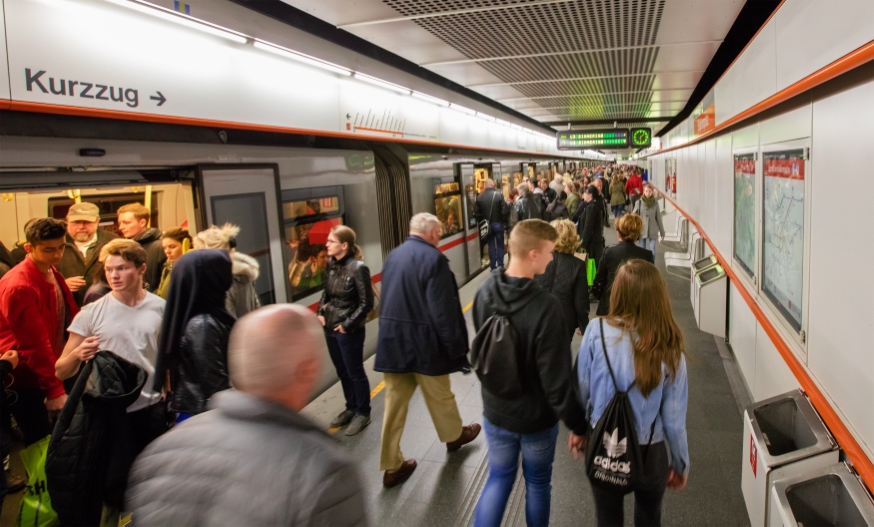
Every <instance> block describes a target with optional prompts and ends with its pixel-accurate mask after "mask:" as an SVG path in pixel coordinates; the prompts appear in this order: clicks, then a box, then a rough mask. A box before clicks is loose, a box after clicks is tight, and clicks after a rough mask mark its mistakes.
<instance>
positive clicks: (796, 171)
mask: <svg viewBox="0 0 874 527" xmlns="http://www.w3.org/2000/svg"><path fill="white" fill-rule="evenodd" d="M763 159H764V163H763V174H764V176H765V177H764V179H765V193H764V242H763V244H762V259H763V261H762V264H763V265H762V278H763V282H762V290H763V291H764V292H765V294H766V295H767V296H768V298H770V299H771V301H772V302H774V304H775V305H776V306H777V308H778V309H779V310H780V312H781V313H782V314H783V316H784V317H785V318H786V319H787V321H788V322H789V324H790V325H792V327H793V328H795V330H796V331H800V330H801V305H802V304H801V302H802V298H801V297H802V288H803V286H804V280H803V270H804V269H803V268H804V149H794V150H784V151H779V152H766V153H764V155H763Z"/></svg>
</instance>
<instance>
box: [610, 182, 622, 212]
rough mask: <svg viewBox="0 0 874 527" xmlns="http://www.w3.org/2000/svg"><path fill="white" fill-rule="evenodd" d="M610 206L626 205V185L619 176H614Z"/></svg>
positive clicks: (611, 185) (611, 184)
mask: <svg viewBox="0 0 874 527" xmlns="http://www.w3.org/2000/svg"><path fill="white" fill-rule="evenodd" d="M610 205H611V206H614V205H625V185H623V184H622V179H621V178H619V177H618V176H614V177H613V182H612V183H610Z"/></svg>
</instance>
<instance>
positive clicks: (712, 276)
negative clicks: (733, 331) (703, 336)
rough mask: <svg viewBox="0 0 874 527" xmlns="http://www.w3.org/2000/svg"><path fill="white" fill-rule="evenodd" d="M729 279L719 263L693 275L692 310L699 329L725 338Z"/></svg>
mask: <svg viewBox="0 0 874 527" xmlns="http://www.w3.org/2000/svg"><path fill="white" fill-rule="evenodd" d="M699 261H700V260H699ZM727 280H728V278H727V277H726V275H725V269H723V268H722V266H721V265H718V264H717V265H714V266H712V267H708V268H706V269H704V270H703V271H701V272H699V273H696V274H694V275H693V276H692V311H693V313H695V322H696V323H697V324H698V329H700V330H701V331H704V332H706V333H710V334H711V335H716V336H717V337H722V338H725V307H726V304H727V302H726V297H727V296H728V286H727V285H726V281H727Z"/></svg>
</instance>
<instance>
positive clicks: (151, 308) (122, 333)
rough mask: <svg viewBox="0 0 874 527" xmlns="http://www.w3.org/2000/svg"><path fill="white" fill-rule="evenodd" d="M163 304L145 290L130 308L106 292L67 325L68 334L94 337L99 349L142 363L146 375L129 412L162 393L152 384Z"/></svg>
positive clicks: (147, 403)
mask: <svg viewBox="0 0 874 527" xmlns="http://www.w3.org/2000/svg"><path fill="white" fill-rule="evenodd" d="M165 304H166V302H164V299H162V298H161V297H159V296H157V295H153V294H152V293H146V298H144V299H143V301H142V302H140V303H139V304H137V305H136V306H134V307H130V306H127V305H125V304H123V303H121V302H119V301H118V300H116V298H115V297H114V296H112V293H109V294H107V295H105V296H104V297H103V298H101V299H100V300H98V301H96V302H92V303H90V304H88V305H86V306H85V307H83V308H82V311H79V314H78V315H76V318H74V319H73V323H72V324H70V328H69V331H70V332H71V333H76V334H77V335H82V336H83V337H86V338H87V337H97V338H98V339H99V341H100V349H101V350H105V351H111V352H113V353H115V354H116V355H118V356H119V357H122V358H124V359H127V360H128V361H130V362H133V363H134V364H137V365H139V366H142V368H143V369H144V370H146V372H147V373H148V374H149V378H148V379H147V380H146V386H145V387H143V391H142V393H140V397H139V399H137V400H136V401H134V402H133V404H131V405H130V406H128V407H127V411H128V412H133V411H136V410H140V409H142V408H145V407H147V406H150V405H152V404H155V403H157V402H158V400H160V399H161V393H160V392H155V391H154V390H153V389H152V387H153V386H152V385H153V384H154V379H155V360H156V359H157V357H158V339H159V338H160V335H161V320H163V318H164V306H165Z"/></svg>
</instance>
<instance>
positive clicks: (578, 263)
mask: <svg viewBox="0 0 874 527" xmlns="http://www.w3.org/2000/svg"><path fill="white" fill-rule="evenodd" d="M534 280H535V281H536V282H537V283H538V284H540V287H542V288H543V289H545V290H546V291H548V292H550V293H552V296H554V297H555V298H556V300H558V303H559V305H560V306H561V312H562V313H564V318H565V321H567V329H568V331H569V332H570V334H571V336H573V334H574V330H575V329H577V328H580V329H581V330H584V329H586V326H587V325H588V324H589V283H588V278H587V275H586V263H585V262H583V261H582V260H580V259H579V258H577V257H576V256H573V255H570V254H565V253H560V252H557V251H553V253H552V261H551V262H549V265H547V266H546V271H545V272H544V273H543V274H539V275H537V276H535V277H534Z"/></svg>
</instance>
